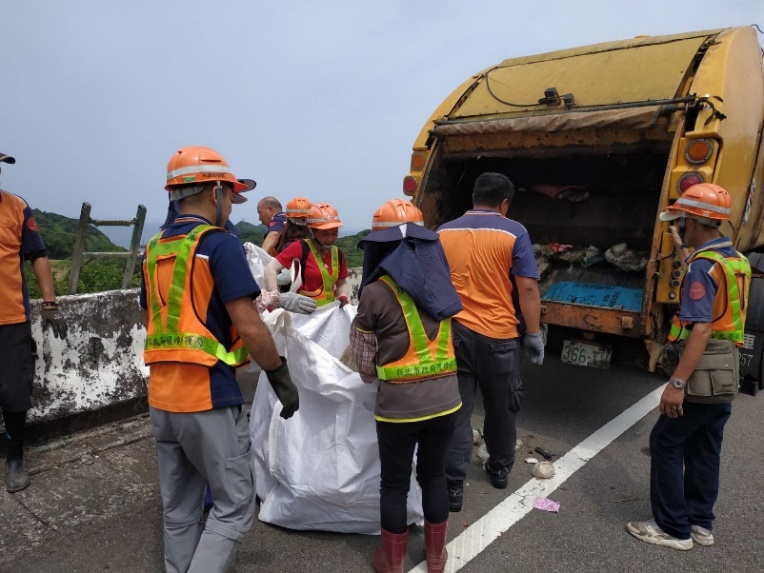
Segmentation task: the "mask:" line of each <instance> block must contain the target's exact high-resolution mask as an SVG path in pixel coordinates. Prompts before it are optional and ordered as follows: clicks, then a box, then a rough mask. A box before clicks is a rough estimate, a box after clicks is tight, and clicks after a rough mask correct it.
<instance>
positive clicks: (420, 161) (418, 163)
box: [411, 151, 424, 171]
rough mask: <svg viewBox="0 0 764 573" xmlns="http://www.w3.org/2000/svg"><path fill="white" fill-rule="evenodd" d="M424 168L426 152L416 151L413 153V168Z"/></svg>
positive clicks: (415, 169) (418, 169) (419, 169)
mask: <svg viewBox="0 0 764 573" xmlns="http://www.w3.org/2000/svg"><path fill="white" fill-rule="evenodd" d="M422 168H424V153H419V152H416V151H415V152H414V153H412V154H411V170H412V171H421V170H422Z"/></svg>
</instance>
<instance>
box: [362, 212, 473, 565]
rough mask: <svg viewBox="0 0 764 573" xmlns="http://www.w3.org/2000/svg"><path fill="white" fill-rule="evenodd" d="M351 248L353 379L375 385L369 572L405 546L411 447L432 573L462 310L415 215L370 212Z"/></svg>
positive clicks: (440, 539)
mask: <svg viewBox="0 0 764 573" xmlns="http://www.w3.org/2000/svg"><path fill="white" fill-rule="evenodd" d="M371 229H372V230H371V233H369V235H367V236H366V238H365V239H364V240H363V241H361V243H360V246H361V247H362V248H363V250H364V268H363V278H362V280H361V294H360V302H359V305H358V314H357V315H356V317H355V319H354V320H353V324H352V327H351V330H350V347H351V353H352V357H353V360H354V361H355V364H356V365H357V366H358V372H359V374H360V376H361V379H362V380H363V381H364V382H366V383H376V384H378V388H379V389H378V392H377V399H376V406H375V409H374V418H375V419H376V421H377V440H378V443H379V459H380V463H381V476H380V477H381V486H380V521H381V526H382V547H380V548H379V549H377V551H376V552H375V553H374V557H373V560H372V565H373V567H374V570H375V571H377V573H397V572H401V571H403V569H402V564H403V560H404V559H405V556H406V545H407V542H408V523H407V520H406V513H407V512H406V505H407V504H406V498H407V496H408V491H409V485H410V483H411V463H412V458H413V456H414V449H415V448H417V458H416V474H417V481H418V482H419V485H420V486H421V487H422V505H423V509H424V518H425V522H424V542H425V552H426V554H427V571H428V572H429V573H442V571H443V570H444V568H445V565H446V560H447V558H448V554H447V552H446V547H445V545H446V532H447V528H448V513H449V506H448V505H449V501H448V491H447V489H446V474H445V456H446V447H447V446H448V443H449V441H450V439H451V435H452V433H453V431H454V427H455V419H456V412H457V410H459V409H460V408H461V404H462V401H461V396H460V394H459V384H458V379H457V376H456V358H455V355H454V346H453V340H452V333H451V316H453V315H454V314H456V313H457V312H459V311H460V310H461V308H462V304H461V301H460V300H459V295H458V294H457V292H456V289H455V288H454V286H453V284H452V283H451V277H450V275H449V270H448V264H447V263H446V257H445V254H444V252H443V248H442V247H441V244H440V240H439V238H438V234H437V233H435V232H433V231H430V230H429V229H426V228H424V227H423V217H422V212H421V211H420V210H419V209H417V208H416V207H415V206H414V205H413V204H412V203H411V202H409V201H404V200H401V199H394V200H392V201H388V202H387V203H385V204H384V205H382V206H381V207H380V208H379V209H377V211H376V212H375V213H374V216H373V218H372V223H371Z"/></svg>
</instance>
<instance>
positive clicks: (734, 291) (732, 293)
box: [669, 250, 751, 345]
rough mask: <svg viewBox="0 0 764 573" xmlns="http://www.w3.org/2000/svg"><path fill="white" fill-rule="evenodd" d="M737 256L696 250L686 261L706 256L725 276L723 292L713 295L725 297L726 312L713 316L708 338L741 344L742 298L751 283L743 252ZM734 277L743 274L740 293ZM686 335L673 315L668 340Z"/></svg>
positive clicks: (682, 325) (744, 299)
mask: <svg viewBox="0 0 764 573" xmlns="http://www.w3.org/2000/svg"><path fill="white" fill-rule="evenodd" d="M737 255H738V257H739V258H737V259H732V258H726V257H724V255H721V254H720V253H718V252H716V251H710V250H709V251H699V252H697V253H695V254H694V255H693V256H692V259H691V260H690V262H692V261H693V260H695V259H707V260H710V261H713V262H715V263H718V264H719V265H720V266H721V268H722V270H723V271H724V276H725V278H726V282H727V289H726V292H722V289H718V290H717V291H716V296H724V297H726V298H727V301H726V302H727V303H726V312H724V314H722V315H721V316H717V317H713V321H712V322H711V338H714V339H716V340H729V341H730V342H733V343H735V344H737V345H742V344H743V339H744V337H745V316H746V311H747V308H746V301H747V300H748V291H749V288H750V284H751V265H750V263H749V262H748V259H746V258H745V257H744V256H743V255H741V254H740V253H737ZM685 276H686V275H685ZM738 277H743V285H744V288H743V292H742V293H741V292H740V288H739V286H738V280H737V279H738ZM682 291H684V279H683V280H682ZM714 302H715V301H714ZM689 336H690V331H689V330H688V329H687V328H685V326H684V323H683V322H682V321H680V320H679V315H678V314H677V315H675V316H674V318H673V319H672V321H671V329H670V330H669V340H670V341H677V340H687V338H688V337H689Z"/></svg>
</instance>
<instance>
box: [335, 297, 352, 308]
mask: <svg viewBox="0 0 764 573" xmlns="http://www.w3.org/2000/svg"><path fill="white" fill-rule="evenodd" d="M337 300H338V301H340V308H342V307H343V306H345V305H346V304H349V303H350V299H349V298H348V295H346V294H341V295H340V296H338V297H337Z"/></svg>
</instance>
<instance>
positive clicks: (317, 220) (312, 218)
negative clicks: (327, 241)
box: [308, 203, 342, 231]
mask: <svg viewBox="0 0 764 573" xmlns="http://www.w3.org/2000/svg"><path fill="white" fill-rule="evenodd" d="M308 227H310V228H311V229H318V230H319V231H329V230H331V229H338V228H340V227H342V221H340V216H339V214H338V213H337V209H335V208H334V207H332V206H331V205H329V203H313V206H312V207H311V208H310V209H309V210H308Z"/></svg>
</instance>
